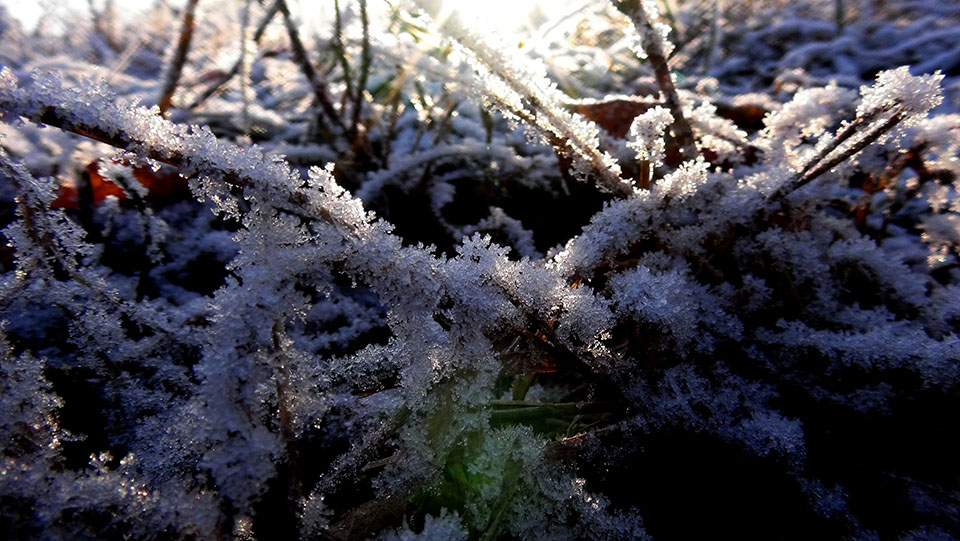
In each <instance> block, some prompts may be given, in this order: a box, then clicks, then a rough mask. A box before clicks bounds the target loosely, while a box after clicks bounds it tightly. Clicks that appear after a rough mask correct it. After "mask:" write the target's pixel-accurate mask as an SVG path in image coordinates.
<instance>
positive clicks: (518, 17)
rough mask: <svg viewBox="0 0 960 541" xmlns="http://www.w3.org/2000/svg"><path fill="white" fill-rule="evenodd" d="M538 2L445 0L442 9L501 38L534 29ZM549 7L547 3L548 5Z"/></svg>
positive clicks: (537, 0) (534, 0)
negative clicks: (492, 31)
mask: <svg viewBox="0 0 960 541" xmlns="http://www.w3.org/2000/svg"><path fill="white" fill-rule="evenodd" d="M540 4H541V2H540V0H445V1H444V9H445V10H446V9H452V10H454V11H456V12H457V13H458V14H459V15H460V17H461V18H462V19H463V20H464V22H467V23H468V24H469V23H470V22H471V21H473V22H476V23H478V24H481V25H483V27H484V28H483V30H494V31H496V32H497V33H499V34H500V35H501V36H503V37H507V36H509V35H516V34H522V33H523V32H525V31H527V32H529V31H532V30H533V29H535V28H536V26H537V23H538V22H541V21H538V20H537V19H538V17H537V14H538V13H542V10H541V6H540ZM548 5H549V3H548Z"/></svg>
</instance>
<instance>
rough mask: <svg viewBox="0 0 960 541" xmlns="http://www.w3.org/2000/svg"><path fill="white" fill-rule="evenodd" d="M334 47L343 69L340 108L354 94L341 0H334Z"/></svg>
mask: <svg viewBox="0 0 960 541" xmlns="http://www.w3.org/2000/svg"><path fill="white" fill-rule="evenodd" d="M333 47H334V52H336V53H337V60H339V61H340V69H342V70H343V84H344V87H345V88H344V92H343V98H342V99H341V100H340V108H341V109H343V107H344V106H345V105H346V103H347V99H349V98H350V97H351V96H353V76H352V75H351V73H350V62H348V61H347V45H346V43H345V42H344V41H343V19H342V18H341V16H340V0H333Z"/></svg>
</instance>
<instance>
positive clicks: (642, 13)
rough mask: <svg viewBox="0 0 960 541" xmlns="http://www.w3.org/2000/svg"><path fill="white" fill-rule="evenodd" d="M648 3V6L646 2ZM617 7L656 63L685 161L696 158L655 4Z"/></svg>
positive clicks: (621, 2) (635, 1)
mask: <svg viewBox="0 0 960 541" xmlns="http://www.w3.org/2000/svg"><path fill="white" fill-rule="evenodd" d="M648 2H649V5H645V4H647V3H648ZM616 6H617V9H619V10H620V11H622V12H623V13H624V14H625V15H626V16H627V17H630V20H631V21H633V25H634V26H635V27H636V29H637V31H638V32H639V33H640V45H641V47H643V52H644V53H645V54H646V57H647V59H648V60H650V64H651V65H652V66H653V71H654V73H655V74H656V78H657V86H659V87H660V93H661V94H662V95H663V103H664V105H666V106H667V109H670V113H671V114H672V115H673V126H672V131H673V136H674V138H675V139H676V142H677V145H678V146H679V147H680V154H681V156H682V157H683V159H684V160H692V159H694V158H695V157H697V155H698V152H697V146H696V144H694V141H693V129H691V128H690V123H689V122H687V117H686V116H684V114H683V106H682V105H681V103H680V97H679V96H678V95H677V89H676V87H675V86H674V85H673V76H672V75H671V73H670V67H669V66H668V65H667V56H666V52H665V51H664V46H663V36H662V35H661V33H660V31H659V30H657V29H656V28H654V26H653V22H652V21H651V19H650V16H651V13H650V11H653V13H654V14H655V13H656V6H655V4H654V3H653V2H650V1H649V0H617V1H616ZM651 8H652V10H651Z"/></svg>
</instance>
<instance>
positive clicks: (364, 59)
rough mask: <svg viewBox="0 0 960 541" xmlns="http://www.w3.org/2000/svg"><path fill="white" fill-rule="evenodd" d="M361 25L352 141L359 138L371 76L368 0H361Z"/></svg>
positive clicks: (351, 129) (350, 136)
mask: <svg viewBox="0 0 960 541" xmlns="http://www.w3.org/2000/svg"><path fill="white" fill-rule="evenodd" d="M360 23H361V24H362V25H363V44H362V49H361V53H360V76H359V79H358V80H357V88H356V94H354V96H353V118H352V119H351V121H350V131H349V138H350V139H351V140H353V139H355V138H356V137H357V128H358V127H359V125H360V113H361V111H362V109H363V100H364V93H365V92H366V88H367V76H368V75H369V74H370V21H369V19H368V17H367V0H360Z"/></svg>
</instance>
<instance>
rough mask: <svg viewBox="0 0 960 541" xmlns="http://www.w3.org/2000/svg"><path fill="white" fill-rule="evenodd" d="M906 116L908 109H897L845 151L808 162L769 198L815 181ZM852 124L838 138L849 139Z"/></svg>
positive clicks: (781, 195) (833, 147) (776, 197)
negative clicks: (831, 156)
mask: <svg viewBox="0 0 960 541" xmlns="http://www.w3.org/2000/svg"><path fill="white" fill-rule="evenodd" d="M906 116H907V112H906V111H904V110H903V109H896V110H895V111H894V113H893V114H892V115H890V117H889V118H887V119H886V120H884V121H883V122H881V123H879V124H876V125H875V126H874V127H873V129H871V130H870V131H869V132H867V133H866V134H865V135H864V136H863V137H861V138H860V139H858V140H857V142H855V143H854V144H852V145H850V146H849V147H848V148H847V149H846V150H844V151H843V152H840V153H839V154H837V155H836V156H834V157H833V158H830V159H821V160H819V161H816V162H813V163H810V164H808V165H807V167H805V168H804V170H802V171H800V172H798V173H797V174H796V176H795V177H794V179H793V180H791V181H789V182H786V183H784V184H783V186H781V187H780V189H778V190H777V191H776V192H774V193H773V194H771V195H770V197H768V200H769V201H776V200H778V199H781V198H783V197H784V196H786V195H787V194H789V193H791V192H794V191H796V190H798V189H800V188H802V187H803V186H806V185H807V184H809V183H811V182H813V181H814V180H815V179H817V178H818V177H819V176H820V175H822V174H824V173H826V172H827V171H829V170H831V169H833V168H834V167H836V166H837V165H839V164H841V163H843V162H844V161H846V160H848V159H850V158H851V157H853V156H854V155H855V154H857V153H858V152H860V151H861V150H863V149H865V148H867V146H869V145H870V144H871V143H873V142H874V141H876V140H877V139H879V138H880V137H881V136H882V135H884V134H885V133H887V132H889V131H890V130H892V129H893V128H894V127H896V125H897V124H899V123H900V122H901V121H902V120H903V119H904V118H906ZM854 124H857V123H856V122H852V123H851V124H850V126H853V125H854ZM859 124H862V123H859ZM850 126H847V129H845V130H844V132H843V133H841V135H840V136H838V137H837V139H840V138H841V136H843V140H846V139H849V138H850V137H851V135H852V133H848V132H850V131H851V128H850ZM839 144H840V143H837V144H834V145H831V149H832V150H835V149H836V148H837V147H838V146H839ZM825 157H826V156H824V158H825Z"/></svg>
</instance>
